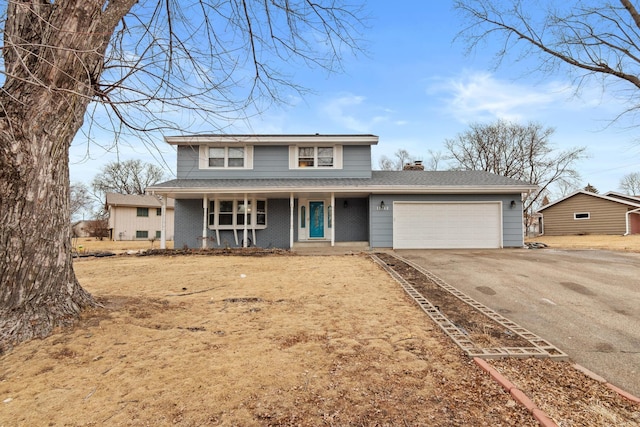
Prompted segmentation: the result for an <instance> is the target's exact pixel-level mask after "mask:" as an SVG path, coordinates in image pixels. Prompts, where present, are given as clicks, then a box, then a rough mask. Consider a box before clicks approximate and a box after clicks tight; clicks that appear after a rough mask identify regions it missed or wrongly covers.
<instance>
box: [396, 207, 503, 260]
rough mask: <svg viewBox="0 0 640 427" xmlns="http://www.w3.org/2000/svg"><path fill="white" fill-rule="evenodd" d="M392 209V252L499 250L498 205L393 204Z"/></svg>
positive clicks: (500, 226) (499, 225)
mask: <svg viewBox="0 0 640 427" xmlns="http://www.w3.org/2000/svg"><path fill="white" fill-rule="evenodd" d="M393 209H394V211H393V247H394V248H396V249H454V248H456V249H457V248H500V247H502V221H501V205H500V204H499V203H433V202H419V203H406V202H396V203H394V207H393Z"/></svg>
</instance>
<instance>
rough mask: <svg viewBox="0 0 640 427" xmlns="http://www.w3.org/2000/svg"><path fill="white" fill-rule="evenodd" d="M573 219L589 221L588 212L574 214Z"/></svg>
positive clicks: (589, 215)
mask: <svg viewBox="0 0 640 427" xmlns="http://www.w3.org/2000/svg"><path fill="white" fill-rule="evenodd" d="M573 219H591V214H590V213H589V212H574V214H573Z"/></svg>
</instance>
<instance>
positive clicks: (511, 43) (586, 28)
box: [454, 0, 640, 112]
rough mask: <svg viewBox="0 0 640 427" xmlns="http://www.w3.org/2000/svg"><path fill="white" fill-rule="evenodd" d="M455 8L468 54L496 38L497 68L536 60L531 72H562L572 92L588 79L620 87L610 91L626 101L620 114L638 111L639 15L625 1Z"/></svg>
mask: <svg viewBox="0 0 640 427" xmlns="http://www.w3.org/2000/svg"><path fill="white" fill-rule="evenodd" d="M454 5H455V6H454V7H455V8H456V9H457V10H458V11H460V12H461V15H462V17H463V19H464V23H465V28H464V29H463V30H462V31H461V32H460V34H459V37H460V38H462V39H464V40H465V41H466V43H467V46H468V48H469V50H470V51H472V50H477V49H484V48H485V45H484V42H485V41H487V40H490V39H491V40H495V39H498V40H499V41H500V43H499V48H498V50H497V52H495V53H496V56H497V62H498V65H499V64H500V62H501V61H502V60H504V59H505V58H507V57H509V58H512V59H513V60H520V59H525V58H531V57H537V58H539V61H537V65H535V66H534V67H535V70H536V71H542V72H545V73H549V72H553V71H556V70H558V69H564V70H567V71H569V72H570V73H572V75H573V77H574V79H575V83H576V85H577V89H579V88H580V87H581V86H582V84H583V83H584V82H585V79H587V78H588V77H601V78H603V80H602V82H603V88H604V89H606V90H610V89H611V85H609V83H615V82H621V83H623V84H622V85H620V86H615V85H614V88H615V90H619V92H618V94H621V95H624V96H626V97H627V98H626V99H627V100H628V102H629V107H628V108H627V110H626V111H625V112H633V111H635V112H637V110H638V109H639V108H640V102H639V101H638V92H637V91H638V89H640V14H638V10H637V8H636V6H635V5H634V4H632V2H631V1H630V0H619V1H613V0H609V1H595V0H573V1H565V2H562V3H559V2H557V1H549V0H547V1H530V0H507V1H501V0H457V1H455V2H454ZM609 78H612V79H613V80H610V79H609Z"/></svg>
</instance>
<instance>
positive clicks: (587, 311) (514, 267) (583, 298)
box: [395, 249, 640, 396]
mask: <svg viewBox="0 0 640 427" xmlns="http://www.w3.org/2000/svg"><path fill="white" fill-rule="evenodd" d="M395 252H396V253H397V254H398V255H400V256H402V257H405V258H407V259H409V260H411V261H413V262H415V263H417V264H419V265H421V266H423V267H424V268H426V269H427V270H429V271H431V272H432V273H434V274H436V275H437V276H439V277H440V278H441V279H443V280H444V281H446V282H447V283H449V284H450V285H452V286H454V287H456V288H457V289H459V290H460V291H462V292H464V293H466V294H467V295H469V296H470V297H472V298H474V299H475V300H477V301H479V302H481V303H483V304H484V305H486V306H488V307H490V308H492V309H493V310H495V311H497V312H498V313H500V314H502V315H503V316H505V317H507V318H509V319H511V320H513V321H514V322H516V323H518V324H519V325H521V326H523V327H525V328H526V329H529V330H530V331H531V332H533V333H535V334H537V335H539V336H541V337H542V338H544V339H547V340H548V341H550V342H551V343H552V344H554V345H555V346H557V347H559V348H560V349H562V350H563V351H565V352H566V353H567V354H568V355H569V356H570V357H571V359H572V360H573V361H575V362H577V363H579V364H581V365H583V366H585V367H586V368H588V369H590V370H592V371H593V372H595V373H597V374H599V375H601V376H603V377H604V378H606V379H607V380H608V381H609V382H611V383H612V384H614V385H617V386H618V387H621V388H622V389H624V390H627V391H629V392H630V393H632V394H634V395H636V396H640V254H638V253H623V252H611V251H601V250H571V251H569V250H553V249H540V250H530V249H504V250H438V251H436V250H398V251H395Z"/></svg>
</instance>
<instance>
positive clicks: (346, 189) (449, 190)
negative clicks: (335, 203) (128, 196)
mask: <svg viewBox="0 0 640 427" xmlns="http://www.w3.org/2000/svg"><path fill="white" fill-rule="evenodd" d="M535 189H537V187H535V186H527V185H523V186H515V185H514V186H504V185H498V186H395V185H391V186H379V185H378V186H367V185H363V186H358V185H354V186H308V187H307V186H295V187H157V186H154V187H151V188H148V191H149V193H150V194H168V193H171V194H183V195H184V194H202V193H218V194H230V193H260V192H264V193H283V194H285V193H286V194H289V193H295V192H305V193H309V192H318V193H327V192H331V193H361V192H363V191H365V192H369V193H372V194H388V193H396V194H514V193H529V192H531V191H534V190H535Z"/></svg>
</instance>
